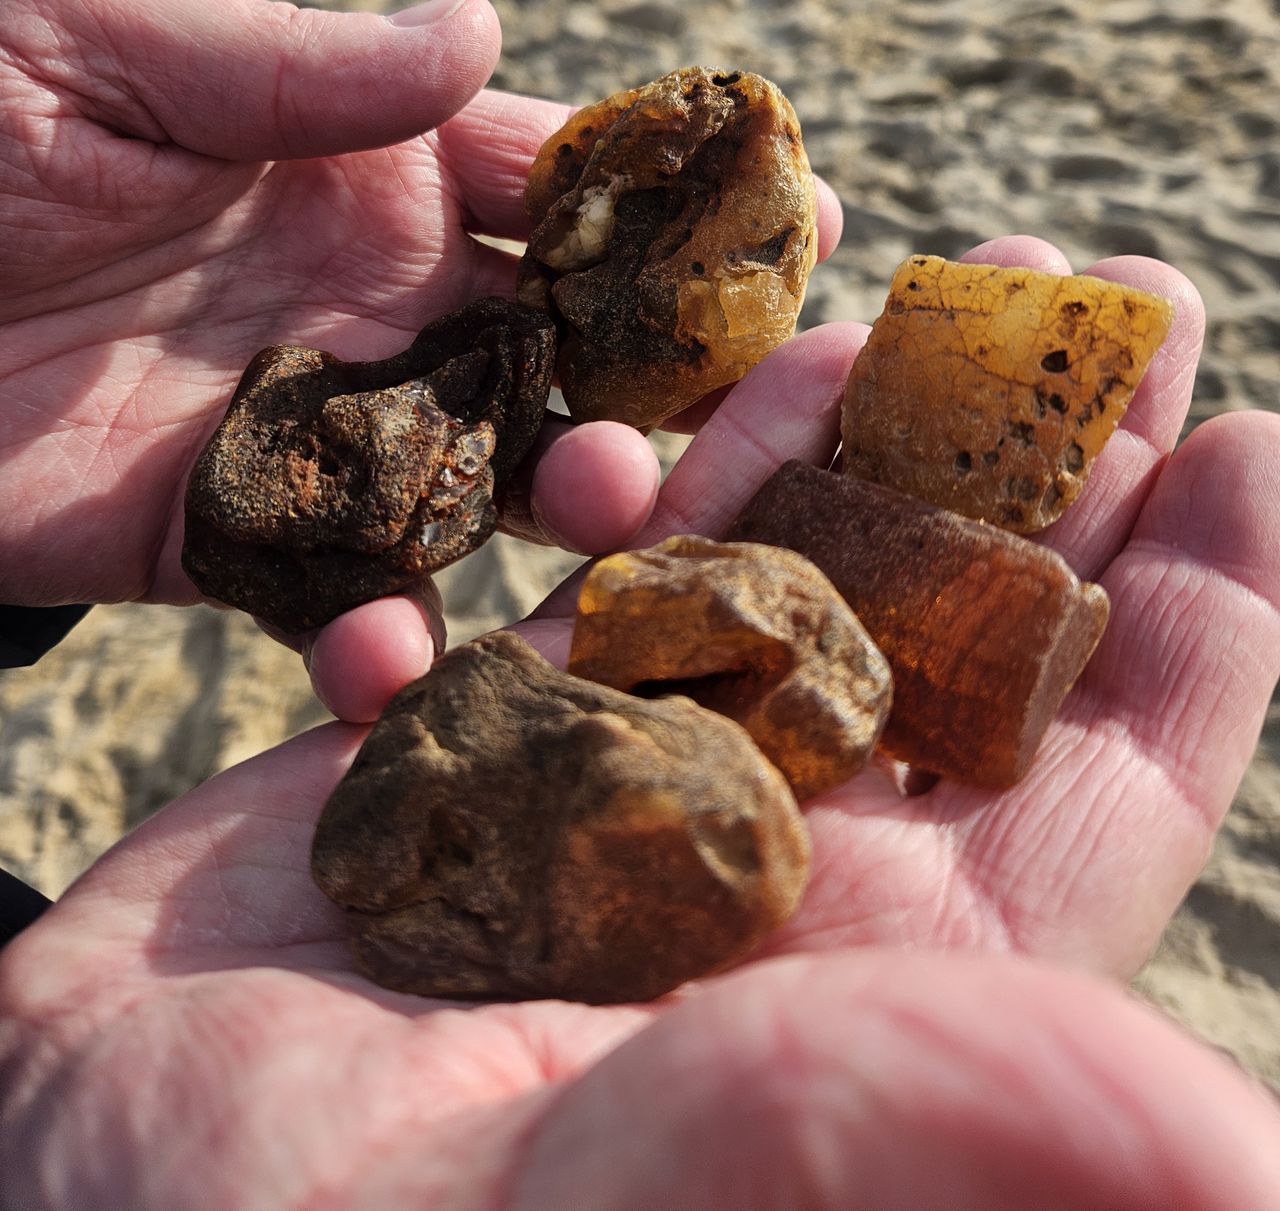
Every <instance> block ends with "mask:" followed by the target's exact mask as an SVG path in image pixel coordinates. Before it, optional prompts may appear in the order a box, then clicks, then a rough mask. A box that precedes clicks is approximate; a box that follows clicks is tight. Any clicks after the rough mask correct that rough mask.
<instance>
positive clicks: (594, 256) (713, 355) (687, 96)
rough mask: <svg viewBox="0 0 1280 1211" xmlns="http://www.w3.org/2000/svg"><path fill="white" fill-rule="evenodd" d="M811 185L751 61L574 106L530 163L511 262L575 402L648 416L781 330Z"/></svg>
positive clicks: (743, 366) (747, 360)
mask: <svg viewBox="0 0 1280 1211" xmlns="http://www.w3.org/2000/svg"><path fill="white" fill-rule="evenodd" d="M816 196H817V195H816V193H815V188H814V181H813V173H812V172H811V170H810V168H809V160H808V157H807V156H806V155H805V151H804V145H803V143H802V142H801V138H800V126H799V123H798V122H797V120H796V115H795V111H794V110H793V109H792V108H791V105H790V103H789V102H788V101H787V99H786V98H785V97H784V96H783V95H782V93H781V92H780V91H779V90H778V89H777V87H776V86H775V85H773V84H771V83H770V82H769V81H768V80H765V79H764V78H762V77H761V76H757V75H753V74H751V73H750V72H740V71H733V72H721V71H717V70H715V69H713V68H704V67H690V68H685V69H684V70H681V71H677V72H673V73H671V74H670V75H667V76H663V77H662V78H661V79H659V80H655V81H653V82H652V83H651V84H646V85H645V86H644V87H642V88H633V89H629V90H627V91H624V92H620V93H616V94H615V95H613V96H611V97H608V98H607V99H605V100H604V101H600V102H598V103H597V104H595V105H589V106H587V107H586V108H585V109H580V110H578V111H577V113H575V114H574V115H573V116H572V117H571V118H570V119H569V121H568V122H567V123H566V124H565V125H564V126H563V127H562V128H561V129H560V130H559V131H557V132H556V133H555V134H554V135H552V136H551V138H550V139H548V140H547V142H546V143H545V144H544V145H543V147H542V149H541V151H539V153H538V156H537V158H536V159H535V160H534V163H533V166H532V168H531V169H530V172H529V181H528V185H527V188H526V190H525V209H526V210H527V212H528V214H529V217H530V220H531V221H532V223H533V224H534V230H533V233H532V235H531V236H530V238H529V244H528V250H527V252H526V253H525V256H524V258H523V259H522V261H521V263H520V273H519V297H520V299H521V301H523V302H526V303H529V304H531V305H533V306H537V307H543V308H545V309H547V310H548V311H549V312H550V313H551V314H552V315H554V316H555V318H556V322H557V325H558V327H559V329H560V334H561V346H560V354H559V372H560V382H561V386H562V387H563V390H564V397H565V402H566V403H567V404H568V407H569V412H570V414H571V415H572V416H573V418H574V419H575V420H578V421H584V420H616V421H622V422H624V423H626V424H629V425H633V426H635V427H636V428H639V429H642V430H648V429H651V428H652V427H653V426H654V425H657V424H658V423H659V422H661V421H662V420H663V419H665V418H666V417H668V416H670V415H672V414H673V413H675V412H679V411H680V410H681V409H683V408H686V407H688V406H689V405H690V404H693V403H695V402H696V401H697V400H699V399H700V398H701V397H702V396H703V395H705V394H706V393H707V392H709V391H712V390H714V389H715V388H717V387H722V386H724V385H726V384H728V383H733V382H736V381H737V380H738V379H740V378H741V377H742V376H743V375H744V374H745V373H746V371H747V370H748V369H749V368H750V367H751V366H753V365H755V363H756V362H758V361H760V359H761V358H763V357H764V356H765V354H766V353H768V352H769V351H770V350H771V349H773V348H775V347H777V346H778V345H780V344H781V343H782V342H783V341H785V340H786V339H787V338H788V337H790V336H791V335H792V334H793V333H794V331H795V325H796V318H797V316H798V315H799V313H800V305H801V303H802V302H803V301H804V292H805V285H806V283H807V281H808V278H809V273H810V271H811V270H812V269H813V266H814V263H815V261H816V259H817V248H818V245H817V234H816V232H817V227H816V223H817V203H816Z"/></svg>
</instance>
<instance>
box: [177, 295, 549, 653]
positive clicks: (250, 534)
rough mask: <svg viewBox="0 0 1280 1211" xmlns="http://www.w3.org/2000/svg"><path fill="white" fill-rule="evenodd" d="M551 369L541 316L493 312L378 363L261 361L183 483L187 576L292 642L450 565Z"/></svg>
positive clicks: (533, 425) (469, 539) (488, 307)
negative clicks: (288, 634)
mask: <svg viewBox="0 0 1280 1211" xmlns="http://www.w3.org/2000/svg"><path fill="white" fill-rule="evenodd" d="M554 361H555V332H554V329H553V327H552V325H551V323H550V321H549V320H548V319H547V318H546V316H545V315H542V314H541V313H539V312H537V311H534V310H532V309H530V308H527V307H522V306H519V305H518V304H515V303H509V302H505V301H503V300H501V299H484V300H481V301H479V302H476V303H472V304H471V305H470V306H467V307H464V308H462V309H461V310H460V311H456V312H454V313H453V314H452V315H448V316H445V317H444V318H443V319H440V320H437V321H436V322H435V323H433V324H431V325H429V326H428V327H427V328H425V329H423V331H422V332H421V333H420V334H419V336H418V338H417V339H416V340H415V341H414V343H413V344H412V345H411V346H410V347H409V348H408V349H407V350H406V351H405V352H404V353H401V354H398V355H397V356H395V357H392V358H388V359H387V360H386V361H381V362H342V361H339V360H338V359H337V358H335V357H333V356H332V354H328V353H322V352H320V351H319V350H316V349H302V348H295V347H292V346H275V347H273V348H270V349H264V350H263V351H262V352H261V353H259V354H258V356H257V357H255V358H254V359H253V361H252V362H251V363H250V364H249V367H248V369H247V370H246V371H245V372H244V376H243V377H242V378H241V380H240V385H239V386H238V387H237V388H236V391H235V395H234V396H233V397H232V400H231V404H230V407H229V408H228V410H227V414H226V417H225V418H224V419H223V421H222V423H221V424H220V425H219V426H218V429H217V431H216V432H215V433H214V435H213V437H212V438H210V440H209V444H208V445H207V446H206V447H205V448H204V450H203V452H202V453H201V455H200V457H199V459H198V460H197V461H196V465H195V469H194V470H193V471H192V474H191V480H190V483H189V484H188V487H187V501H186V535H185V539H184V543H183V550H182V566H183V568H184V569H185V570H186V573H187V575H188V576H190V577H191V579H192V581H193V582H194V583H195V585H196V587H197V588H198V589H199V590H200V591H201V592H202V593H205V594H207V595H208V596H210V597H214V598H216V599H217V600H219V601H225V602H227V603H228V604H229V605H234V606H238V607H239V608H240V609H242V610H247V611H248V612H249V613H251V614H256V615H257V616H258V617H260V618H263V619H265V620H266V621H268V622H270V623H273V624H274V625H276V626H278V627H280V628H281V629H282V630H285V631H301V630H305V629H306V628H308V627H315V626H320V625H322V624H323V623H326V622H328V621H329V620H330V619H331V618H334V617H336V616H337V615H338V614H340V613H342V612H343V611H344V610H349V609H351V608H352V607H353V606H356V605H359V604H361V603H362V602H365V601H371V600H372V599H373V598H375V597H382V596H385V595H386V594H388V593H394V592H397V591H398V590H401V589H404V588H406V587H407V586H409V585H411V584H413V583H414V582H416V581H419V580H421V579H422V578H423V577H425V576H426V575H428V574H429V573H430V572H433V571H435V570H436V569H437V568H442V567H444V566H445V565H446V564H448V563H452V562H453V561H454V560H455V559H458V558H460V557H461V556H463V555H466V554H467V553H468V552H469V551H472V550H474V549H475V548H476V547H478V546H480V544H481V543H483V542H484V541H485V540H486V539H487V538H488V537H489V536H490V535H491V534H492V533H493V530H494V527H495V526H496V524H497V512H496V510H495V508H494V504H493V497H494V494H495V493H496V492H499V491H501V489H502V488H503V486H504V485H505V484H506V482H507V480H508V479H509V478H510V476H511V473H512V471H513V470H514V469H515V467H516V464H517V463H519V461H520V460H521V459H522V458H523V457H524V455H525V453H526V452H527V451H528V449H529V447H530V445H532V443H533V439H534V437H535V436H536V434H537V432H538V428H539V426H540V425H541V423H542V417H543V413H544V411H545V408H546V402H547V394H548V392H549V391H550V389H551V375H552V371H553V368H554Z"/></svg>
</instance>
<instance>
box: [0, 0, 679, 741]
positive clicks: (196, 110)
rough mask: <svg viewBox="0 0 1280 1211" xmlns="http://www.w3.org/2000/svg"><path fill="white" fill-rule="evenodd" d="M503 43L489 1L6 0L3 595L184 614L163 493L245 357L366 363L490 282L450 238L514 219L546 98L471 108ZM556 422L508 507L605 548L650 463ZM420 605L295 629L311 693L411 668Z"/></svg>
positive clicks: (370, 682)
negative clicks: (376, 8) (295, 348)
mask: <svg viewBox="0 0 1280 1211" xmlns="http://www.w3.org/2000/svg"><path fill="white" fill-rule="evenodd" d="M498 41H499V35H498V29H497V21H496V18H495V16H494V13H493V11H492V9H490V8H489V6H488V4H487V3H485V2H484V0H468V2H467V3H466V4H463V5H462V6H461V7H460V8H459V9H458V10H457V11H456V12H455V13H453V14H452V15H451V16H450V17H449V18H448V19H447V20H444V21H441V22H437V23H436V24H434V25H431V26H422V27H416V28H413V29H397V28H395V27H393V26H392V25H390V24H389V23H388V22H387V21H385V20H384V19H383V18H381V17H378V16H375V15H374V14H370V13H361V14H337V13H319V12H304V11H296V10H294V9H293V8H292V6H290V5H285V4H271V5H268V4H265V3H261V2H260V0H233V2H232V3H230V4H189V3H185V2H179V0H87V2H86V3H76V4H70V3H65V4H61V3H59V2H58V0H13V2H12V3H9V4H6V6H5V13H4V20H3V23H0V215H2V216H3V220H4V223H5V232H6V234H5V240H4V244H3V247H2V248H0V398H3V400H4V407H3V409H2V410H0V600H4V601H7V602H16V603H21V604H27V605H48V604H55V603H59V602H68V601H88V602H96V601H121V600H140V601H155V602H168V603H176V604H187V603H190V602H193V601H195V600H197V599H198V595H197V593H196V591H195V589H194V587H193V585H192V584H191V582H190V581H189V580H188V579H187V578H186V576H184V575H183V573H182V571H181V568H180V565H179V552H180V548H181V543H182V491H183V485H184V482H185V479H186V476H187V473H188V470H189V468H190V466H191V464H192V462H193V460H194V459H195V456H196V453H197V451H198V450H199V449H200V448H201V446H202V445H203V444H204V442H205V440H206V439H207V438H208V436H209V434H210V433H211V432H212V431H213V429H214V427H215V426H216V424H217V422H218V420H219V418H220V417H221V415H222V413H223V411H224V410H225V408H226V406H227V401H228V400H229V398H230V396H231V393H232V390H233V388H234V387H235V384H236V380H237V379H238V377H239V376H240V373H241V372H242V371H243V370H244V368H245V365H246V363H247V362H248V360H249V359H250V358H251V357H252V356H253V355H254V354H255V353H257V352H258V350H260V349H262V348H264V347H266V346H268V345H272V344H281V343H288V344H299V345H308V346H312V347H315V348H322V349H327V350H330V351H331V352H333V353H334V354H335V355H336V356H338V357H340V358H343V359H344V360H348V361H365V360H370V359H377V358H383V357H387V356H390V355H392V354H394V353H397V352H399V351H400V350H402V349H404V348H405V346H406V345H407V344H408V343H409V341H411V340H412V339H413V337H414V336H415V335H416V333H417V332H418V331H419V329H420V328H422V326H423V325H424V324H425V323H426V322H427V321H428V320H430V319H432V318H434V317H435V316H438V315H441V314H444V313H446V312H448V311H451V310H453V309H454V308H455V307H457V306H459V305H461V304H463V303H465V302H467V301H469V300H471V299H473V298H476V297H483V296H486V295H490V294H502V295H505V296H508V297H510V295H511V294H512V292H513V290H514V284H515V261H514V259H513V258H511V257H510V256H509V255H508V254H506V253H503V252H499V251H497V250H496V249H494V248H492V247H488V246H485V245H483V244H480V243H478V242H477V241H475V240H473V239H472V238H471V233H473V232H487V233H491V234H498V235H506V236H512V237H517V238H518V237H520V236H522V235H524V234H525V233H526V227H527V220H526V219H525V216H524V212H523V207H522V205H521V199H520V193H521V189H522V186H523V178H524V174H525V173H526V172H527V169H528V163H529V160H530V159H531V158H532V155H533V153H534V151H536V149H537V147H538V145H539V144H540V143H541V141H542V139H544V138H545V137H546V135H547V134H548V133H549V132H550V131H551V130H553V129H555V127H556V126H558V125H559V124H560V123H561V122H562V121H563V120H564V116H565V113H566V110H565V108H564V107H563V106H555V105H546V104H542V103H538V102H532V101H526V100H523V99H520V98H514V97H505V96H501V95H498V94H481V95H480V96H479V97H477V98H476V99H475V100H471V98H472V95H473V94H474V93H475V92H476V90H477V89H479V87H480V86H481V85H482V84H483V83H484V81H485V79H486V78H487V76H488V73H489V72H490V70H491V69H492V67H493V63H494V61H495V60H496V57H497V53H498ZM388 80H395V81H396V87H395V88H394V89H391V88H388V86H387V81H388ZM468 102H469V103H468ZM464 105H465V106H466V108H465V109H464V108H463V107H464ZM458 111H461V112H458ZM455 114H456V115H457V116H455V117H453V120H452V121H446V119H449V118H450V116H451V115H455ZM432 127H436V129H434V130H431V129H430V128H432ZM495 129H500V130H502V131H504V132H505V137H503V138H501V139H495V138H494V137H493V135H492V132H493V131H494V130H495ZM424 130H430V133H429V134H427V135H426V136H422V135H421V133H420V132H422V131H424ZM387 144H395V145H394V146H386V145H387ZM370 148H372V149H380V150H366V149H370ZM342 153H352V154H342ZM272 161H274V162H272ZM565 432H566V431H565V430H564V429H563V428H555V429H547V430H546V431H544V435H543V439H542V441H541V444H540V447H539V450H538V453H539V454H541V455H543V456H544V457H545V456H549V455H550V454H551V453H552V452H553V451H554V449H555V447H556V445H557V444H558V443H557V439H558V438H562V437H563V436H564V434H565ZM572 436H573V439H574V440H573V443H572V447H573V449H572V453H573V455H574V458H573V461H574V463H575V466H576V467H577V468H578V470H577V473H576V475H575V476H574V477H573V478H572V479H570V478H568V477H566V476H565V475H564V474H563V471H562V470H561V472H560V473H559V474H555V475H551V476H541V477H539V476H538V474H537V471H536V469H535V468H534V467H533V466H531V468H530V473H531V477H532V479H531V480H530V481H529V482H525V483H524V484H523V485H522V486H520V488H519V490H518V491H517V492H516V493H515V495H519V494H520V493H521V492H523V495H524V496H525V497H528V496H529V494H530V491H531V490H532V501H531V502H528V501H526V505H527V507H526V508H525V509H524V513H525V514H527V515H528V516H529V517H531V518H532V519H533V520H534V521H535V522H541V523H542V524H541V526H540V527H538V526H535V527H532V528H530V527H528V526H526V527H524V529H523V532H525V533H528V534H530V536H533V537H537V538H539V539H540V540H542V541H547V540H548V539H550V540H553V541H559V542H561V543H563V544H565V545H568V546H570V547H573V548H577V549H583V550H602V549H608V548H610V547H612V546H614V545H616V544H617V543H619V542H622V541H624V540H625V539H626V538H627V537H628V535H629V534H630V533H632V532H633V531H634V530H635V529H636V527H637V526H638V525H639V524H641V522H642V521H643V520H644V518H645V517H646V516H647V515H648V511H649V508H650V507H651V505H652V500H653V493H654V491H655V490H656V485H657V463H656V459H655V458H654V457H653V454H652V452H651V451H649V449H648V447H647V446H646V445H645V444H644V443H642V442H641V441H640V440H639V438H638V437H636V436H635V435H633V434H629V433H622V432H621V431H620V430H619V429H618V428H617V427H615V426H607V427H597V428H596V429H595V430H594V431H590V432H583V433H580V434H573V435H572ZM628 439H634V440H628ZM551 461H552V462H553V463H554V462H555V461H558V460H556V459H552V460H551ZM584 502H590V505H591V507H590V509H586V508H584V507H583V505H584ZM437 615H438V602H437V601H436V599H435V597H434V594H433V592H432V590H431V589H430V586H429V584H428V585H427V586H425V587H424V589H423V590H422V592H421V593H419V594H417V595H415V596H414V597H413V598H412V599H408V598H391V599H387V600H385V601H383V602H379V603H376V604H374V605H370V606H366V607H364V609H363V610H357V611H353V612H351V613H349V614H347V615H345V616H344V617H342V618H340V619H338V620H337V621H335V622H334V623H333V624H332V625H331V626H329V627H327V628H325V629H324V630H323V631H320V632H318V633H313V634H310V635H308V636H305V637H304V638H303V640H302V641H301V642H300V643H299V646H302V647H303V648H304V650H305V651H306V653H307V654H308V656H309V658H310V663H311V671H312V675H313V680H314V682H315V684H316V687H317V690H318V691H319V692H320V694H321V696H322V697H323V698H325V699H326V701H327V702H328V704H329V705H330V706H331V707H332V708H333V709H334V710H335V711H336V712H337V713H338V714H339V715H341V716H343V717H344V718H349V719H371V718H373V717H374V716H375V715H376V714H377V711H378V710H379V709H380V707H381V705H382V704H383V703H384V702H385V701H386V700H387V698H388V697H390V695H391V694H392V693H394V692H395V690H396V689H397V688H399V686H400V685H402V684H403V683H404V682H405V681H406V680H408V679H410V678H412V677H414V676H416V675H418V674H419V673H421V672H422V671H423V669H424V668H425V667H426V666H427V664H429V662H430V658H431V652H432V647H433V640H432V631H434V632H435V637H436V639H437V640H438V639H439V636H440V632H439V627H438V616H437Z"/></svg>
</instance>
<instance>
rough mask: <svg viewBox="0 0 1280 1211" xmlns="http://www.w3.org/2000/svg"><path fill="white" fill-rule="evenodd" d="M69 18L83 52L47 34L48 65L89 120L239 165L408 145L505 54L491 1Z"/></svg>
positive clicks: (258, 5)
mask: <svg viewBox="0 0 1280 1211" xmlns="http://www.w3.org/2000/svg"><path fill="white" fill-rule="evenodd" d="M62 11H63V13H64V18H63V19H64V20H65V21H66V24H67V33H68V34H69V35H70V44H71V45H72V46H73V47H75V48H77V50H78V55H77V54H73V55H70V56H67V55H65V53H61V52H63V50H64V48H65V46H66V39H65V38H62V39H61V40H59V39H58V38H57V35H56V34H49V35H46V40H52V41H51V42H50V45H49V46H48V47H46V48H45V49H44V52H43V55H42V57H43V58H45V59H47V61H48V63H49V65H50V70H51V71H53V72H54V73H55V75H56V76H57V77H58V79H59V81H60V82H61V83H63V84H64V85H65V86H66V87H67V88H68V89H70V90H71V91H73V92H74V94H75V95H76V97H77V98H78V101H79V103H80V104H81V105H82V106H83V107H84V108H85V112H86V116H90V117H94V118H95V119H97V120H99V121H101V122H103V123H104V124H106V125H109V126H111V127H112V128H113V129H117V130H122V131H125V132H127V133H128V134H130V135H133V136H135V137H138V138H142V139H148V140H151V141H152V142H157V143H176V144H178V145H179V146H180V147H183V148H186V149H188V150H190V151H196V152H199V153H201V154H203V155H208V156H216V157H219V158H222V159H227V160H270V159H286V158H299V157H311V156H327V155H336V154H339V153H342V152H347V151H354V150H357V149H359V148H370V147H382V146H386V145H388V144H391V143H398V142H401V141H403V140H405V139H408V138H410V137H411V136H413V135H416V134H420V133H421V132H423V131H425V130H428V129H430V128H432V127H434V126H437V125H438V124H440V123H441V122H443V121H445V120H446V119H447V118H448V117H450V116H451V115H452V114H454V113H456V112H457V111H458V110H459V109H460V108H462V106H464V105H465V104H466V103H467V101H468V100H469V99H470V98H471V97H472V96H473V95H474V94H475V93H476V92H477V91H478V90H479V89H480V88H481V86H482V85H483V84H484V82H485V80H487V79H488V77H489V75H490V73H491V72H492V70H493V67H494V64H495V63H496V62H497V56H498V49H499V32H498V22H497V17H496V15H495V14H494V12H493V9H492V8H491V7H490V6H489V4H488V3H487V0H434V2H431V3H428V4H425V5H420V6H418V7H417V8H415V9H412V10H409V11H408V12H405V13H397V14H394V15H393V16H392V17H391V18H390V19H388V18H383V17H380V16H377V15H375V14H373V13H331V12H321V11H317V10H314V9H297V8H294V7H293V6H292V5H285V4H268V3H264V2H263V0H233V2H232V3H230V4H221V5H216V6H210V5H204V4H188V3H186V2H185V0H136V2H135V3H132V4H127V5H126V4H117V3H112V2H110V0H90V2H89V3H86V4H84V5H80V6H76V5H71V6H64V8H63V10H62ZM57 59H61V60H62V61H61V62H57Z"/></svg>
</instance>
